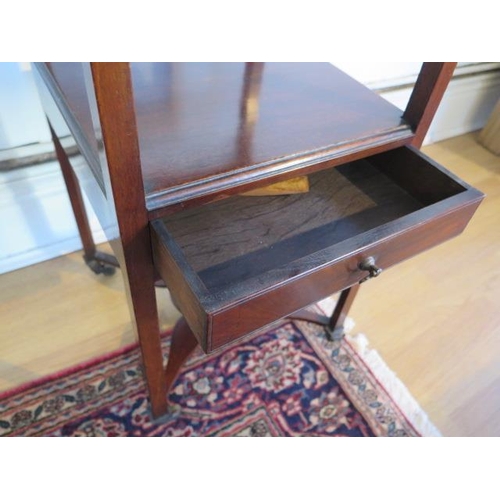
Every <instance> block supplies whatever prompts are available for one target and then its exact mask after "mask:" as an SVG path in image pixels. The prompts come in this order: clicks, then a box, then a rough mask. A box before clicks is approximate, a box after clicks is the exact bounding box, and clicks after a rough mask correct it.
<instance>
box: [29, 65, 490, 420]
mask: <svg viewBox="0 0 500 500" xmlns="http://www.w3.org/2000/svg"><path fill="white" fill-rule="evenodd" d="M36 66H37V70H38V72H39V77H38V85H39V88H40V93H41V96H42V100H43V103H44V109H45V111H46V114H47V116H48V119H49V122H50V124H51V127H52V129H53V131H54V137H55V142H56V144H59V146H58V147H59V152H58V153H60V155H59V156H60V158H59V159H60V161H61V163H62V164H64V168H66V173H67V174H68V179H69V184H68V190H69V192H70V195H71V196H72V198H75V200H72V203H73V204H74V207H76V208H77V210H79V209H80V208H81V207H82V204H81V196H80V197H79V195H78V190H76V187H78V184H79V185H80V187H81V188H82V189H83V190H85V192H86V194H87V196H88V198H89V200H90V202H91V204H92V206H93V208H94V210H95V212H96V214H97V216H98V218H99V221H100V223H101V226H102V227H103V229H104V230H105V232H106V235H107V236H108V238H109V240H110V243H111V245H112V248H113V250H114V252H115V255H116V260H115V259H113V258H112V257H111V256H105V255H101V256H100V257H101V258H102V261H103V262H105V263H107V264H110V265H117V264H119V265H120V266H121V268H122V271H123V275H124V278H125V284H126V290H127V298H128V301H129V306H130V311H131V315H132V323H133V325H134V328H135V329H136V331H137V334H138V337H139V342H140V346H141V352H142V356H143V364H144V367H145V370H144V371H145V376H146V382H147V384H148V389H149V393H150V397H151V405H152V413H153V416H155V417H158V416H161V415H162V414H164V413H165V412H166V411H167V399H166V391H167V388H168V387H170V385H171V384H172V383H173V381H174V380H175V376H176V374H177V372H178V370H179V369H180V367H181V365H182V363H183V361H184V360H185V359H186V357H187V356H188V355H189V353H190V352H192V350H193V348H194V347H195V345H196V344H197V343H199V344H200V345H201V347H202V348H203V349H204V350H205V351H206V352H209V351H213V350H214V349H218V348H221V347H223V346H225V345H226V344H228V343H229V342H233V341H235V340H237V339H239V338H241V337H243V336H244V335H246V334H248V333H250V332H252V331H254V330H257V329H259V328H262V327H264V326H266V325H268V324H271V323H273V322H275V321H277V320H278V319H279V318H282V317H285V316H287V315H289V314H291V313H293V312H294V311H298V310H300V309H301V308H304V307H305V306H308V305H310V304H312V303H314V302H316V301H318V300H320V299H323V298H325V297H326V296H328V295H331V294H333V293H335V292H338V291H340V290H344V292H343V293H342V294H341V297H340V300H339V303H338V305H337V308H336V311H335V312H334V314H333V316H332V317H331V318H325V317H323V318H319V316H316V319H317V320H318V319H321V321H323V324H325V321H326V320H328V323H329V324H330V327H332V328H335V327H336V326H339V325H340V324H341V323H342V321H343V320H344V319H345V315H346V314H347V311H348V308H349V307H350V304H351V303H352V300H353V298H354V295H355V293H356V291H357V289H358V285H357V284H358V282H359V281H360V280H362V279H364V278H366V276H367V275H368V272H367V271H366V270H365V271H364V270H362V269H360V268H359V265H360V263H361V262H362V261H365V260H366V259H367V258H368V257H372V258H373V259H374V262H375V263H376V265H378V266H379V267H381V268H384V269H385V268H386V267H389V266H391V265H394V264H396V263H398V262H400V261H401V260H404V259H406V258H409V257H411V256H413V255H415V254H416V253H418V252H420V251H423V250H425V249H427V248H430V247H431V246H433V245H436V244H438V243H440V242H442V241H444V240H446V239H448V238H450V237H453V236H455V235H457V234H459V233H460V232H461V231H462V230H463V229H464V227H465V225H466V224H467V222H468V220H469V219H470V217H471V216H472V214H473V213H474V210H475V209H476V207H477V205H478V204H479V202H480V200H481V194H480V193H479V192H478V191H476V190H474V189H472V188H470V186H468V185H466V184H465V183H463V182H461V181H460V180H459V179H456V178H455V177H453V176H451V175H450V174H449V173H448V172H446V170H444V169H442V167H440V166H439V165H437V164H435V163H434V162H432V161H431V160H429V159H428V158H426V157H424V156H423V155H421V154H420V153H418V152H417V151H416V150H414V149H412V148H407V147H404V146H407V145H408V144H410V143H412V142H413V143H414V144H417V145H418V144H419V143H420V142H421V139H423V136H424V135H425V132H426V130H427V128H428V126H429V124H430V120H431V119H432V116H433V114H434V113H435V111H436V109H437V104H438V101H439V100H440V98H441V96H442V93H443V92H444V88H445V87H446V83H447V81H448V80H449V78H450V77H451V71H450V69H449V68H450V66H447V64H446V63H439V64H438V65H432V64H431V65H425V66H424V68H423V71H422V74H421V76H420V77H419V79H418V81H417V84H416V87H415V90H414V92H413V94H412V98H411V99H410V103H409V105H408V108H407V110H406V111H405V112H404V114H403V112H402V111H400V110H398V109H397V108H395V107H394V106H392V105H391V104H389V103H387V102H386V101H385V100H384V99H382V98H381V97H379V96H377V95H376V94H374V93H373V92H371V91H369V90H368V89H366V88H365V87H364V86H362V85H361V84H359V83H357V82H355V81H354V80H352V79H351V78H350V77H348V76H347V75H345V74H343V73H342V72H341V71H339V70H338V69H336V68H334V67H332V66H330V65H328V64H311V63H306V64H297V63H294V64H288V63H286V64H285V63H240V64H237V63H234V64H233V63H231V64H226V63H155V64H146V63H141V64H133V65H132V66H131V67H130V66H129V65H128V64H125V63H112V64H105V63H92V64H88V63H50V64H37V65H36ZM130 68H131V69H130ZM70 151H71V155H69V152H70ZM63 153H64V154H63ZM363 158H365V160H363ZM357 160H361V161H357ZM68 167H69V168H68ZM334 167H335V168H336V170H335V169H334ZM69 170H72V172H73V173H70V172H69ZM307 174H311V190H310V191H309V192H308V193H304V194H303V195H293V196H288V197H287V196H284V197H280V199H279V200H277V199H276V197H270V198H266V199H256V198H243V197H233V198H228V197H229V196H231V195H233V194H236V193H241V192H244V191H248V190H251V189H254V188H258V187H262V186H265V185H267V184H270V183H273V182H276V181H280V180H286V179H290V178H293V177H296V176H298V175H307ZM209 202H213V203H211V204H208V205H206V204H207V203H209ZM75 204H76V205H75ZM202 205H205V206H204V207H202ZM155 219H156V220H155ZM150 221H152V222H150ZM79 229H80V233H81V234H82V240H85V241H84V243H85V242H86V243H89V245H88V247H86V249H87V248H88V249H91V246H90V242H89V234H90V232H89V230H88V223H87V224H85V215H84V214H83V217H80V223H79ZM152 250H153V252H152ZM152 253H154V262H153V255H152ZM94 255H95V256H97V257H99V255H98V252H95V254H94ZM154 264H156V268H157V269H155V268H154ZM158 273H159V274H160V275H161V277H162V278H163V279H164V281H165V283H166V284H167V285H168V287H169V289H170V293H171V295H172V297H173V300H174V303H175V304H176V305H177V306H178V307H179V309H180V310H181V311H182V313H183V314H184V317H185V320H182V321H181V322H180V323H179V324H178V325H177V327H176V331H175V333H174V339H173V345H172V352H171V356H170V360H169V363H168V366H167V368H166V370H165V369H164V367H163V362H162V353H161V345H160V337H159V331H158V317H157V311H156V298H155V294H154V281H155V280H156V279H157V278H158ZM349 287H350V288H349ZM296 314H297V313H296Z"/></svg>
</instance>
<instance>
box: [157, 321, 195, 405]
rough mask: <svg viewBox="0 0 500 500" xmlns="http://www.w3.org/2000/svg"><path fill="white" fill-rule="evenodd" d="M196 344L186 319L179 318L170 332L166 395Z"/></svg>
mask: <svg viewBox="0 0 500 500" xmlns="http://www.w3.org/2000/svg"><path fill="white" fill-rule="evenodd" d="M197 346H198V341H197V340H196V337H195V336H194V335H193V332H192V331H191V328H189V326H188V324H187V323H186V320H185V319H184V318H181V319H180V320H179V321H177V323H176V325H175V327H174V331H173V333H172V344H171V345H170V354H169V356H168V363H167V368H166V370H165V380H166V385H167V388H166V389H167V396H168V393H169V392H170V389H171V388H172V385H173V383H174V382H175V379H176V378H177V375H178V374H179V371H180V369H181V367H182V365H183V364H184V362H185V361H186V360H187V358H188V357H189V356H190V354H191V353H192V352H193V351H194V350H195V349H196V347H197Z"/></svg>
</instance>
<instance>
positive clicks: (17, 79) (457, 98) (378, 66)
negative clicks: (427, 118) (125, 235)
mask: <svg viewBox="0 0 500 500" xmlns="http://www.w3.org/2000/svg"><path fill="white" fill-rule="evenodd" d="M335 64H336V65H337V66H339V67H340V68H341V69H343V70H344V71H346V72H347V73H349V74H351V75H352V76H354V77H355V78H357V79H359V80H360V81H362V82H363V83H366V84H367V85H369V86H370V87H371V88H373V89H379V90H381V89H382V90H383V92H382V95H383V96H384V97H385V98H386V99H388V100H389V101H391V102H393V103H394V104H395V105H397V106H399V107H400V108H404V107H405V106H406V102H407V101H408V98H409V95H410V92H411V86H406V87H405V85H407V84H409V83H411V82H412V81H414V79H415V76H416V75H417V73H418V71H419V68H420V65H421V63H363V64H360V63H356V64H353V63H343V62H340V63H339V62H336V63H335ZM494 68H500V64H496V65H494V64H489V65H488V64H482V65H481V66H472V65H471V64H468V63H462V64H461V67H460V68H459V69H457V71H456V73H460V74H462V75H463V76H462V77H461V78H459V79H456V80H454V81H452V82H451V84H450V86H449V88H448V91H447V93H446V95H445V98H444V100H443V102H442V104H441V106H440V108H439V110H438V113H437V115H436V118H435V120H434V122H433V125H432V127H431V129H430V131H429V134H428V136H427V138H426V142H431V141H438V140H442V139H445V138H448V137H453V136H455V135H459V134H462V133H466V132H469V131H471V130H476V129H479V128H481V127H482V126H483V125H484V123H485V122H486V120H487V117H488V115H489V112H490V110H491V109H492V107H493V105H494V103H495V102H496V100H497V99H499V98H500V72H498V71H497V72H490V73H487V72H486V73H481V72H479V73H478V74H475V73H476V72H478V71H479V70H481V69H483V70H484V69H494ZM395 87H397V89H396V88H395ZM48 140H49V136H48V131H47V128H46V124H45V118H44V117H43V114H42V112H41V107H40V104H39V103H38V102H37V94H36V91H35V87H34V85H33V81H32V78H31V72H30V71H29V67H28V68H27V67H26V65H19V64H17V63H10V64H8V65H6V63H0V149H1V148H2V147H6V146H7V147H12V146H18V145H21V144H23V143H27V142H39V143H40V145H39V148H40V149H41V150H44V149H45V150H46V149H47V148H50V147H51V145H50V143H48V142H47V141H48ZM31 152H32V151H31ZM6 154H7V155H12V154H22V150H21V149H14V150H9V151H7V152H6V151H3V152H1V151H0V159H1V156H2V155H4V157H5V155H6ZM90 219H91V226H92V229H93V231H94V235H95V237H96V240H97V242H102V241H104V234H103V232H102V230H101V229H100V227H99V224H98V222H97V218H96V217H95V215H94V214H93V213H92V211H91V210H90ZM80 248H81V243H80V239H79V236H78V231H77V229H76V224H75V222H74V219H73V215H72V212H71V207H70V204H69V199H68V195H67V193H66V189H65V187H64V183H63V179H62V175H61V173H60V171H59V166H58V165H57V164H56V163H55V162H52V163H48V164H45V165H42V166H40V165H38V166H36V167H30V168H24V169H19V170H13V171H10V172H1V171H0V274H1V273H4V272H8V271H12V270H15V269H18V268H20V267H24V266H27V265H31V264H34V263H37V262H41V261H43V260H47V259H51V258H53V257H57V256H59V255H64V254H66V253H69V252H73V251H76V250H79V249H80Z"/></svg>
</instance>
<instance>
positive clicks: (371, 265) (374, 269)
mask: <svg viewBox="0 0 500 500" xmlns="http://www.w3.org/2000/svg"><path fill="white" fill-rule="evenodd" d="M358 268H359V269H361V270H362V271H368V272H369V273H370V274H369V275H368V276H365V277H364V278H362V279H361V280H359V282H360V283H364V282H365V281H367V280H369V279H371V278H376V277H377V276H378V275H379V274H380V273H381V272H382V269H381V268H380V267H378V266H377V265H376V264H375V259H374V258H373V257H366V258H365V259H363V260H362V261H361V262H360V263H359V265H358Z"/></svg>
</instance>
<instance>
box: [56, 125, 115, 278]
mask: <svg viewBox="0 0 500 500" xmlns="http://www.w3.org/2000/svg"><path fill="white" fill-rule="evenodd" d="M49 128H50V133H51V135H52V141H53V143H54V147H55V150H56V155H57V159H58V161H59V165H60V166H61V171H62V174H63V178H64V182H65V184H66V189H67V190H68V195H69V200H70V202H71V207H72V209H73V214H74V215H75V219H76V225H77V226H78V232H79V233H80V238H81V240H82V245H83V252H84V253H83V258H84V260H85V263H86V264H87V266H88V267H90V269H92V271H93V272H94V273H96V274H104V275H106V276H110V275H112V274H114V273H115V268H116V267H118V261H117V260H116V258H115V257H114V256H113V255H109V254H107V253H104V252H100V251H98V250H97V249H96V246H95V243H94V239H93V238H92V231H91V230H90V225H89V220H88V218H87V212H86V210H85V204H84V202H83V198H82V192H81V189H80V184H79V183H78V179H77V177H76V175H75V173H74V172H73V168H72V167H71V164H70V162H69V159H68V156H67V155H66V152H65V151H64V148H63V147H62V146H61V143H60V142H59V139H58V138H57V136H56V134H55V133H54V131H53V130H52V127H51V126H50V124H49Z"/></svg>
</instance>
